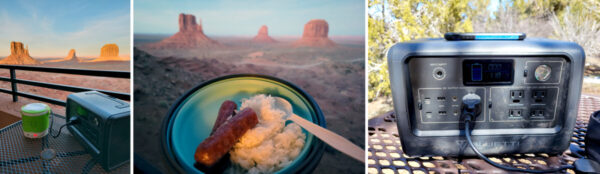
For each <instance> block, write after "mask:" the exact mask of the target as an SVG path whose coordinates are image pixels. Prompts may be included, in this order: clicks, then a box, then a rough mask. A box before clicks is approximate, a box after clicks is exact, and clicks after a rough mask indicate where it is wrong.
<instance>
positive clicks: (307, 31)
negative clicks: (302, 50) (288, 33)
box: [293, 19, 337, 47]
mask: <svg viewBox="0 0 600 174" xmlns="http://www.w3.org/2000/svg"><path fill="white" fill-rule="evenodd" d="M328 34H329V24H328V23H327V21H325V20H323V19H313V20H310V21H308V23H306V24H305V25H304V32H303V33H302V38H300V40H298V41H296V42H295V43H294V44H293V45H294V46H295V47H335V46H337V44H336V43H335V42H333V41H332V40H331V39H329V37H328Z"/></svg>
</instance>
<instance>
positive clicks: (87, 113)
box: [66, 91, 131, 171]
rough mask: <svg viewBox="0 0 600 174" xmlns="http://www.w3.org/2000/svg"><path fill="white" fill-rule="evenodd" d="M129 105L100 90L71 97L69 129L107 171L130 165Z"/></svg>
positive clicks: (68, 116) (68, 102) (68, 106)
mask: <svg viewBox="0 0 600 174" xmlns="http://www.w3.org/2000/svg"><path fill="white" fill-rule="evenodd" d="M129 111H130V107H129V103H127V102H125V101H122V100H119V99H117V98H114V97H111V96H108V95H106V94H102V93H100V92H97V91H88V92H80V93H73V94H70V95H69V96H68V97H67V111H66V112H67V120H69V122H73V123H71V124H68V126H67V128H68V129H69V131H70V132H71V134H73V136H74V137H75V138H76V139H77V141H79V143H80V144H81V145H82V146H83V147H85V149H86V150H87V152H89V153H90V154H91V155H92V157H93V158H94V159H95V160H96V162H98V163H99V164H100V165H101V166H102V167H103V168H104V169H105V170H107V171H110V170H113V169H115V168H118V167H120V166H121V165H123V164H126V163H128V162H129V159H130V156H129V149H130V142H131V141H130V139H129V134H130V130H129V128H130V126H129V125H130V124H129V123H130V120H129V118H130V112H129Z"/></svg>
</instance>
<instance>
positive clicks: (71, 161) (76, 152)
mask: <svg viewBox="0 0 600 174" xmlns="http://www.w3.org/2000/svg"><path fill="white" fill-rule="evenodd" d="M53 120H54V123H53V124H54V125H53V126H52V128H51V131H50V133H51V134H52V135H54V134H57V133H58V132H57V131H58V129H59V127H60V126H61V125H63V124H65V117H63V116H60V115H54V119H53ZM21 125H22V123H21V121H18V122H15V123H13V124H11V125H9V126H6V127H4V128H0V173H3V174H4V173H108V172H107V171H105V170H104V169H103V168H102V167H101V166H100V164H98V163H96V162H95V161H94V160H92V156H91V155H90V154H88V153H87V152H86V151H85V149H84V148H83V147H82V146H81V145H80V144H79V142H78V141H77V140H76V139H75V138H74V137H73V136H72V135H71V133H70V132H69V131H68V129H67V128H66V127H65V128H63V130H62V132H61V134H60V136H59V137H57V138H52V136H51V135H50V134H49V135H47V136H46V137H44V138H41V139H29V138H25V137H24V136H23V129H22V126H21ZM45 149H53V150H55V151H56V157H55V158H53V159H50V160H45V159H42V158H41V156H40V154H41V152H42V151H43V150H45ZM110 173H129V163H127V164H125V165H123V166H121V167H119V168H117V169H115V170H113V171H111V172H110Z"/></svg>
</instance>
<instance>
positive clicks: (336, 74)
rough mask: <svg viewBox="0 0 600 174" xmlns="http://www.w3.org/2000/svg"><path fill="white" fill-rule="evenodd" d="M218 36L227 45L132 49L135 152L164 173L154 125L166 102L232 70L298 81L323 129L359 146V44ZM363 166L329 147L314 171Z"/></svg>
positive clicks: (361, 113) (361, 88)
mask: <svg viewBox="0 0 600 174" xmlns="http://www.w3.org/2000/svg"><path fill="white" fill-rule="evenodd" d="M136 39H137V38H136ZM219 41H220V42H221V43H223V44H225V45H227V46H228V48H226V49H222V50H176V51H174V50H144V51H143V49H144V48H143V46H142V47H141V48H140V49H137V48H136V49H135V50H134V62H135V63H134V71H135V78H134V80H135V82H134V84H135V87H134V97H135V99H134V100H135V102H134V105H135V107H134V115H135V121H134V130H135V131H134V139H135V140H134V142H135V144H134V151H135V153H136V154H138V155H140V156H141V157H142V158H144V159H146V160H148V161H149V162H150V163H151V164H152V165H155V166H156V167H157V168H158V169H160V170H162V171H163V172H168V171H169V170H168V167H167V164H165V161H163V160H162V159H163V157H162V155H163V154H162V150H161V146H160V140H159V138H160V135H159V129H160V124H161V123H162V121H163V118H164V116H165V115H166V112H167V110H168V109H169V107H171V104H172V103H173V102H174V101H175V100H176V99H177V98H178V97H179V96H180V95H182V94H183V93H184V92H185V91H187V90H188V89H190V88H192V87H194V86H196V85H198V84H200V83H202V82H204V81H207V80H209V79H212V78H216V77H220V76H223V75H228V74H237V73H259V74H266V75H271V76H276V77H279V78H282V79H285V80H287V81H290V82H292V83H294V84H296V85H298V86H299V87H300V88H302V89H304V90H305V91H307V92H308V93H309V94H310V95H311V96H313V98H315V100H316V101H317V103H318V104H319V106H320V107H321V109H322V110H323V113H324V115H325V119H326V122H327V128H328V129H330V130H332V131H334V132H336V133H338V134H341V135H342V136H344V137H346V138H348V139H349V140H350V141H352V142H353V143H355V144H357V145H358V146H361V147H364V145H365V144H364V141H365V137H364V134H365V132H364V131H365V130H364V124H365V120H364V113H365V110H364V90H365V88H364V75H365V74H364V45H363V46H362V47H361V46H347V45H346V46H341V47H339V48H335V49H316V48H298V49H292V48H290V47H287V46H286V45H288V44H289V43H286V42H284V43H279V44H275V45H262V46H260V45H259V46H257V45H249V44H247V43H245V42H244V41H242V40H239V39H238V40H237V41H235V40H234V39H231V40H225V41H224V40H219ZM136 42H137V40H136ZM146 51H148V52H146ZM153 54H157V55H158V56H156V55H153ZM363 171H364V164H362V163H360V162H358V161H355V160H353V159H351V158H350V157H347V156H345V155H343V154H341V153H340V152H337V151H336V150H333V149H332V148H330V147H328V148H327V149H326V152H325V154H324V155H323V158H322V159H321V162H320V164H319V165H318V166H317V168H316V169H315V171H314V172H315V173H357V172H358V173H363Z"/></svg>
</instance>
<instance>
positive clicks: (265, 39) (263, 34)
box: [252, 25, 277, 43]
mask: <svg viewBox="0 0 600 174" xmlns="http://www.w3.org/2000/svg"><path fill="white" fill-rule="evenodd" d="M252 42H254V43H275V42H277V41H276V40H275V39H273V38H271V36H269V28H267V26H266V25H263V26H262V27H260V29H259V30H258V34H256V36H255V37H254V38H253V39H252Z"/></svg>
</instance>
